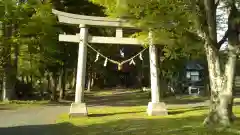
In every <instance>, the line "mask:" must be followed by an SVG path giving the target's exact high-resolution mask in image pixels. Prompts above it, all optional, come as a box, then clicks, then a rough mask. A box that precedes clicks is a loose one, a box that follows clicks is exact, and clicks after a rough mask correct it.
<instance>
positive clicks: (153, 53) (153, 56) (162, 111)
mask: <svg viewBox="0 0 240 135" xmlns="http://www.w3.org/2000/svg"><path fill="white" fill-rule="evenodd" d="M148 36H149V59H150V75H151V98H152V100H151V101H152V102H149V104H148V109H147V113H148V115H150V116H153V115H167V109H166V105H165V104H164V103H163V102H160V84H159V81H160V80H159V71H158V59H157V48H156V46H155V45H154V43H153V33H152V31H149V35H148Z"/></svg>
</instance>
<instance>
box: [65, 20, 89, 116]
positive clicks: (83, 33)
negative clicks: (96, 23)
mask: <svg viewBox="0 0 240 135" xmlns="http://www.w3.org/2000/svg"><path fill="white" fill-rule="evenodd" d="M79 27H80V29H81V30H80V34H79V50H78V65H77V80H76V91H75V103H73V104H72V105H71V108H70V113H69V116H70V117H75V116H86V115H87V106H86V104H85V103H84V99H83V97H84V89H85V74H86V62H87V40H88V29H87V28H86V26H85V25H79Z"/></svg>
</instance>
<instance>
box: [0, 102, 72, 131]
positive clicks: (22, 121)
mask: <svg viewBox="0 0 240 135" xmlns="http://www.w3.org/2000/svg"><path fill="white" fill-rule="evenodd" d="M68 110H69V106H47V105H44V106H38V107H27V108H19V109H15V110H14V109H13V110H1V111H0V128H3V127H16V126H30V125H46V124H54V123H55V120H56V119H57V118H58V116H59V115H61V114H63V113H67V112H68ZM0 134H1V131H0ZM1 135H2V134H1Z"/></svg>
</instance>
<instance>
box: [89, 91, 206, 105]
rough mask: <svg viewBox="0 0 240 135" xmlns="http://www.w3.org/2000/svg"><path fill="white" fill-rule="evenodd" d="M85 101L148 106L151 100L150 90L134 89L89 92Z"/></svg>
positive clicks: (186, 100) (181, 101) (189, 100)
mask: <svg viewBox="0 0 240 135" xmlns="http://www.w3.org/2000/svg"><path fill="white" fill-rule="evenodd" d="M85 99H86V100H85V101H86V103H88V105H90V106H146V105H147V104H148V102H149V101H150V100H151V95H150V93H149V92H142V91H133V92H127V93H118V94H112V95H110V94H109V95H104V96H103V95H98V94H95V95H94V93H87V94H86V95H85ZM163 101H164V102H165V103H166V104H175V105H185V104H197V103H203V102H205V101H207V98H206V97H192V96H186V97H184V96H183V97H180V98H176V97H168V98H164V99H163Z"/></svg>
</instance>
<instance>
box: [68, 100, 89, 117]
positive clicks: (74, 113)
mask: <svg viewBox="0 0 240 135" xmlns="http://www.w3.org/2000/svg"><path fill="white" fill-rule="evenodd" d="M87 115H88V111H87V106H86V104H85V103H72V104H71V107H70V112H69V117H70V118H71V117H82V116H87Z"/></svg>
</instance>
